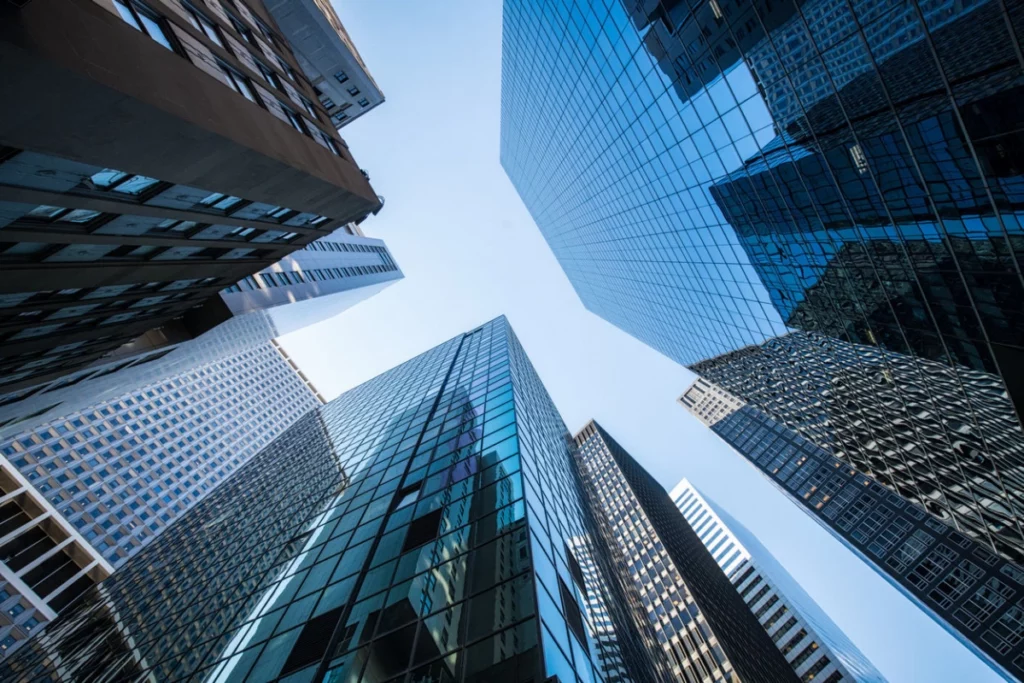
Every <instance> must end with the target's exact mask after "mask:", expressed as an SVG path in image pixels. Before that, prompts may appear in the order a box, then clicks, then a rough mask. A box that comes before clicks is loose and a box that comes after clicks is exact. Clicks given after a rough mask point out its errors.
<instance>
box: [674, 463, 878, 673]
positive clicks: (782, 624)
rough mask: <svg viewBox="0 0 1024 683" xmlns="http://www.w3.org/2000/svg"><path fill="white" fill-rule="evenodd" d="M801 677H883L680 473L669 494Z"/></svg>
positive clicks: (748, 536) (749, 538) (739, 528)
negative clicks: (677, 481) (679, 477)
mask: <svg viewBox="0 0 1024 683" xmlns="http://www.w3.org/2000/svg"><path fill="white" fill-rule="evenodd" d="M669 495H670V496H671V497H672V500H673V501H675V504H676V507H678V508H679V511H680V512H681V513H682V514H683V517H684V518H685V519H686V522H687V523H688V524H689V525H690V527H691V528H692V529H693V531H694V533H696V534H697V536H698V537H699V538H700V540H701V543H703V544H704V547H705V548H707V549H708V552H709V553H711V555H712V557H714V558H715V562H717V563H718V566H719V567H720V568H721V569H722V572H723V573H724V574H725V575H726V576H728V577H729V581H730V582H731V583H732V585H734V586H736V590H738V591H739V593H740V597H742V598H743V602H745V603H746V604H747V607H749V608H750V611H751V612H753V613H754V617H756V618H757V620H758V621H759V622H760V623H761V625H762V626H763V627H764V629H765V631H766V632H767V633H768V635H769V636H770V637H771V639H772V642H773V643H775V645H776V646H777V647H778V648H779V650H780V651H785V653H784V656H785V657H786V661H788V662H789V663H790V666H792V667H793V671H794V673H796V675H797V676H799V677H800V680H802V681H824V682H825V683H839V682H840V681H848V682H849V681H859V682H861V683H885V678H884V677H883V676H882V674H880V673H879V672H878V670H877V669H875V667H874V665H872V664H871V662H870V661H868V659H867V658H866V657H865V656H864V655H863V654H862V653H861V652H860V650H858V649H857V647H856V646H855V645H854V644H853V643H852V642H850V640H849V639H848V638H847V637H846V635H845V634H843V632H842V631H841V630H839V627H838V626H836V625H835V623H833V621H832V620H831V619H829V617H828V615H826V614H825V612H824V611H822V609H821V608H820V607H818V605H817V603H815V602H814V600H813V599H812V598H811V597H810V596H809V595H807V593H805V592H804V590H803V589H802V588H801V587H800V585H799V584H798V583H797V582H796V581H795V580H794V579H793V577H791V576H790V575H789V573H788V572H787V571H786V570H785V568H783V567H782V565H780V564H779V563H778V562H777V561H776V560H775V558H774V557H772V555H771V553H769V552H768V550H767V549H766V548H765V547H764V546H763V545H761V544H760V542H758V541H757V539H756V538H755V537H754V536H753V535H752V534H751V533H750V532H749V531H747V529H746V528H745V527H743V526H742V525H741V524H739V523H738V522H736V520H734V519H732V518H731V517H729V516H728V515H727V514H726V513H725V512H724V511H722V510H720V509H718V508H717V506H715V505H714V504H712V503H711V502H710V501H708V500H706V499H705V498H704V496H703V495H701V493H700V491H698V490H697V489H696V487H694V486H693V484H691V483H690V482H689V481H687V480H686V479H683V480H682V481H680V482H679V484H677V485H676V487H675V488H673V489H672V492H671V493H670V494H669Z"/></svg>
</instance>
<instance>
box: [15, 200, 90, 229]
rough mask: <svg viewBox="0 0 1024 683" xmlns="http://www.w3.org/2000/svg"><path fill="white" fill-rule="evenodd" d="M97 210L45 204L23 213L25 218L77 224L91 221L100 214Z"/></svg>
mask: <svg viewBox="0 0 1024 683" xmlns="http://www.w3.org/2000/svg"><path fill="white" fill-rule="evenodd" d="M100 215H101V214H100V212H99V211H90V210H89V209H68V208H64V207H62V206H47V205H45V204H43V205H40V206H37V207H36V208H34V209H32V210H31V211H29V212H28V213H27V214H25V217H26V218H30V219H35V220H43V221H47V222H54V221H58V222H61V223H78V224H79V225H82V224H85V223H91V222H92V221H93V220H94V219H96V218H98V217H99V216H100Z"/></svg>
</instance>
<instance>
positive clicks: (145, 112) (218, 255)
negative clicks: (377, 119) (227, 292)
mask: <svg viewBox="0 0 1024 683" xmlns="http://www.w3.org/2000/svg"><path fill="white" fill-rule="evenodd" d="M0 70H2V72H3V74H4V94H5V96H6V101H8V102H11V103H18V106H5V107H4V108H3V111H2V112H0V231H2V234H0V264H2V267H0V393H4V392H8V393H9V392H12V391H16V390H18V389H20V388H24V387H27V386H31V385H34V384H37V383H39V382H43V381H47V380H50V379H53V378H55V377H59V376H61V375H63V374H65V373H68V372H70V371H72V370H75V369H78V368H81V367H84V366H86V365H88V364H91V363H93V362H96V361H98V360H100V359H101V358H103V357H104V356H106V355H107V354H109V353H111V352H112V351H114V350H116V349H118V347H120V346H122V345H123V344H126V343H129V342H131V341H133V340H135V339H137V338H139V337H141V336H143V335H145V334H147V333H149V332H153V331H154V330H158V331H159V330H165V332H166V333H165V334H164V336H165V337H167V338H168V339H169V340H170V341H180V340H181V338H190V337H194V336H196V335H197V334H199V333H201V332H203V331H205V330H208V329H210V328H211V327H213V326H214V325H215V324H217V323H219V322H221V321H223V320H225V319H226V318H227V317H229V316H230V314H231V312H230V310H229V309H228V307H227V306H225V305H224V303H223V300H222V299H221V298H220V297H218V296H217V295H218V292H220V291H221V290H223V289H225V288H226V287H229V286H231V285H233V284H234V283H236V282H238V281H240V280H243V279H244V278H245V277H247V276H249V275H251V274H252V273H255V272H257V271H259V270H261V269H263V268H265V267H267V266H269V265H270V264H272V263H275V262H277V261H279V260H280V259H281V258H282V257H285V256H287V255H288V254H290V253H292V252H293V251H296V250H298V249H301V248H302V247H304V246H305V245H307V244H309V243H311V242H313V241H315V240H317V239H319V238H321V237H324V236H325V235H327V234H329V233H331V232H332V231H334V230H335V229H337V228H338V227H340V226H343V225H346V224H348V223H349V222H351V221H359V220H361V219H362V218H364V217H365V216H366V215H368V214H369V213H371V212H373V211H375V210H377V209H378V208H379V206H380V203H381V202H380V200H379V199H378V197H377V195H376V193H375V192H374V191H373V189H372V188H371V187H370V185H369V183H368V181H367V179H366V177H365V174H364V173H363V172H362V171H361V170H360V168H359V167H358V165H357V164H356V162H355V160H354V159H353V158H352V156H351V155H350V154H349V152H348V149H347V148H346V146H345V143H344V142H343V141H342V140H341V139H340V138H339V137H338V135H337V132H336V130H335V126H334V124H333V123H332V122H331V120H330V118H329V117H328V115H327V112H326V110H325V109H324V108H323V105H322V104H321V103H320V102H319V100H318V99H317V96H316V93H315V91H314V89H313V86H312V85H311V84H310V82H309V80H308V79H307V77H306V76H305V75H304V74H303V72H302V69H301V68H300V64H299V62H298V61H297V60H296V58H295V56H294V55H293V53H292V49H291V47H290V45H289V43H288V41H287V40H285V38H284V37H283V36H282V33H281V31H279V29H278V28H277V26H276V24H275V22H274V19H273V18H272V16H271V15H270V13H269V12H268V11H267V10H266V8H265V7H264V6H263V5H262V4H261V3H260V2H257V1H248V0H238V1H237V2H232V3H220V2H218V1H217V0H208V1H203V0H196V1H195V2H194V3H192V2H180V3H179V2H174V1H172V0H167V1H166V2H165V1H161V0H154V1H153V2H148V3H142V2H135V0H124V1H122V0H97V1H95V2H94V1H92V0H39V1H38V2H35V1H34V2H31V3H27V4H25V5H24V6H23V7H21V8H16V7H14V6H13V5H11V4H6V5H4V7H3V8H2V9H0ZM172 321H174V322H173V324H170V325H169V323H172ZM157 336H159V335H157Z"/></svg>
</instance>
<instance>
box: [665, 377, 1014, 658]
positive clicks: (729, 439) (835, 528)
mask: <svg viewBox="0 0 1024 683" xmlns="http://www.w3.org/2000/svg"><path fill="white" fill-rule="evenodd" d="M719 391H721V390H720V389H719ZM702 393H706V392H704V391H702ZM683 404H684V405H686V401H685V400H684V401H683ZM694 412H695V413H696V411H694ZM709 422H710V427H711V429H712V430H713V431H714V432H715V433H716V434H718V435H719V436H720V437H722V439H723V440H724V441H725V442H726V443H728V444H729V445H730V446H732V447H733V448H734V449H736V451H737V452H738V453H739V454H740V455H742V456H743V457H744V458H746V459H747V460H749V461H750V462H751V463H752V464H753V465H754V466H755V467H757V468H758V469H759V470H760V471H761V472H762V473H763V474H764V475H765V476H766V477H768V479H769V480H770V481H771V482H772V483H774V484H775V485H776V486H777V487H778V488H779V490H780V491H782V492H783V493H784V494H786V495H787V496H789V497H790V499H791V500H793V501H794V502H795V503H796V504H797V505H800V506H802V507H803V508H804V510H806V511H807V512H808V514H810V515H811V516H812V517H813V518H814V519H815V521H817V522H819V523H820V524H821V525H822V526H823V527H824V528H825V529H826V530H828V531H830V532H831V533H832V534H833V535H834V536H835V537H836V538H837V539H839V540H840V541H841V542H843V543H844V544H845V545H846V546H847V547H848V548H850V549H851V550H853V551H854V552H855V553H856V554H857V555H859V556H860V557H861V558H862V559H863V560H864V561H865V562H867V563H868V565H869V566H871V567H873V568H874V569H875V570H876V571H877V572H878V573H879V574H880V575H881V576H882V577H883V578H885V579H887V580H888V581H889V582H890V583H891V584H892V585H893V586H895V587H896V588H897V589H899V590H901V591H902V592H903V593H904V594H905V595H906V596H907V597H909V598H910V599H911V600H913V601H914V602H915V603H917V604H918V605H919V606H921V607H922V608H923V609H924V611H925V612H926V613H928V614H929V615H931V616H932V617H933V618H934V619H935V620H936V622H937V623H939V624H940V625H941V626H943V627H944V628H945V629H946V630H947V631H949V632H950V634H951V635H953V636H954V637H955V638H957V639H958V640H960V641H961V642H962V643H963V644H964V645H966V646H967V647H968V648H970V649H971V650H973V651H974V652H975V653H976V654H978V655H979V656H980V657H982V659H984V660H985V661H987V662H989V663H990V664H991V665H993V667H995V668H996V669H997V670H999V671H1000V672H1001V673H1003V674H1004V675H1005V676H1008V677H1010V678H1020V677H1021V676H1022V675H1024V571H1022V570H1021V568H1020V567H1019V566H1018V565H1016V564H1013V563H1011V562H1008V561H1006V560H1004V559H1002V558H1000V557H999V556H998V555H996V554H995V553H993V552H991V551H990V550H988V549H987V548H985V547H984V546H983V545H981V544H979V543H977V542H976V541H973V540H971V539H970V538H968V537H967V536H965V535H963V534H961V533H959V532H958V531H955V530H954V529H952V528H950V527H949V526H948V525H946V524H943V523H941V522H939V521H938V520H936V519H935V518H934V517H932V516H930V515H928V514H926V513H925V511H924V509H922V508H921V507H918V506H917V505H914V504H913V503H909V502H907V500H905V499H904V498H901V497H900V496H898V495H896V494H895V493H893V492H892V491H891V490H889V489H887V488H886V487H884V486H882V485H881V484H879V483H877V482H875V481H873V480H872V479H871V478H869V477H867V476H865V475H864V474H862V473H861V472H858V471H857V470H856V469H855V468H853V467H851V466H850V465H849V464H847V463H845V462H843V461H842V460H839V459H838V458H835V457H833V456H832V455H831V454H829V452H828V451H826V450H825V449H823V448H821V447H819V446H817V445H816V444H814V443H812V442H811V441H808V440H807V439H805V438H804V437H802V436H800V435H799V434H798V433H796V432H795V431H793V430H791V429H789V428H787V427H785V426H784V425H782V424H780V423H778V422H776V421H774V420H772V419H771V418H770V417H768V416H767V415H766V414H764V413H763V412H761V411H760V410H758V409H756V408H755V407H753V406H751V405H743V406H741V407H740V408H738V409H737V408H733V409H731V410H730V411H728V413H727V414H726V415H724V416H719V417H717V418H715V420H714V421H709Z"/></svg>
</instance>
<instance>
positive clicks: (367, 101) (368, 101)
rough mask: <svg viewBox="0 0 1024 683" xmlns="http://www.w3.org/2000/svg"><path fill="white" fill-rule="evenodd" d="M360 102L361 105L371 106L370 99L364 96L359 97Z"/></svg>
mask: <svg viewBox="0 0 1024 683" xmlns="http://www.w3.org/2000/svg"><path fill="white" fill-rule="evenodd" d="M358 104H359V106H360V107H369V106H370V100H368V99H366V98H365V97H362V98H360V99H359V102H358Z"/></svg>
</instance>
